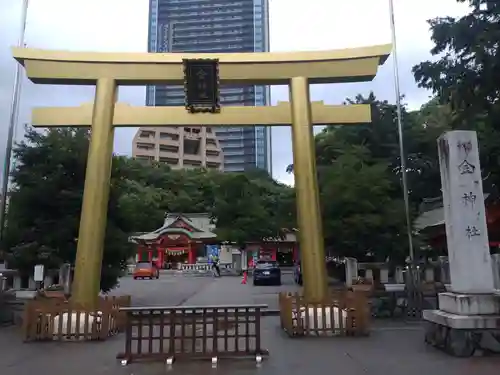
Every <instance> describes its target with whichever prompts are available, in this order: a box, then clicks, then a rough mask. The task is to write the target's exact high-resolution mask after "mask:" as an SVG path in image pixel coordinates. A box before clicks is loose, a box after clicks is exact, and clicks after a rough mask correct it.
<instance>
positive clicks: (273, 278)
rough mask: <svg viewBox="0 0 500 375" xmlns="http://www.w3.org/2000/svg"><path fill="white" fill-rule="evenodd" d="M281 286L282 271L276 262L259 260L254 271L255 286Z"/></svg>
mask: <svg viewBox="0 0 500 375" xmlns="http://www.w3.org/2000/svg"><path fill="white" fill-rule="evenodd" d="M263 284H267V285H281V269H280V267H279V265H278V263H276V262H275V261H269V260H259V261H257V263H256V264H255V268H254V270H253V285H263Z"/></svg>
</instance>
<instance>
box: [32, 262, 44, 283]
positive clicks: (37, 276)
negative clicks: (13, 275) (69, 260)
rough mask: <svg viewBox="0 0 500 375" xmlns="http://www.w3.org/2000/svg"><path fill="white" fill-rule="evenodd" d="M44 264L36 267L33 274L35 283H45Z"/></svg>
mask: <svg viewBox="0 0 500 375" xmlns="http://www.w3.org/2000/svg"><path fill="white" fill-rule="evenodd" d="M43 268H44V267H43V264H37V265H36V266H35V272H34V273H33V280H34V281H35V282H41V281H43Z"/></svg>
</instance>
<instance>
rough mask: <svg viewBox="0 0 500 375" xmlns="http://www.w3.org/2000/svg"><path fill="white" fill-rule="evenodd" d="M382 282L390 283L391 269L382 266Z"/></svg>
mask: <svg viewBox="0 0 500 375" xmlns="http://www.w3.org/2000/svg"><path fill="white" fill-rule="evenodd" d="M380 283H381V284H389V269H388V268H386V267H382V268H380Z"/></svg>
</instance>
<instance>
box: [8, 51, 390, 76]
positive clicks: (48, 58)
mask: <svg viewBox="0 0 500 375" xmlns="http://www.w3.org/2000/svg"><path fill="white" fill-rule="evenodd" d="M391 49H392V45H391V44H384V45H376V46H370V47H359V48H349V49H340V50H331V51H309V52H255V53H212V54H206V53H205V54H203V53H202V54H194V53H104V52H71V51H52V50H41V49H31V48H13V49H12V54H13V56H14V58H15V59H16V60H17V61H18V62H19V63H21V64H22V65H24V67H25V68H26V74H27V75H28V78H29V79H30V80H31V81H33V82H34V83H41V84H58V85H62V84H64V85H92V84H95V83H96V81H97V80H98V79H99V78H112V79H114V80H116V82H117V84H118V85H129V86H134V85H145V84H154V83H158V84H177V85H179V84H183V83H184V72H183V64H182V61H183V59H193V58H197V59H200V58H201V59H203V58H206V59H218V60H219V66H220V68H219V74H220V81H221V83H232V84H264V85H281V84H289V81H290V79H291V78H293V77H306V78H308V80H309V82H310V83H312V84H313V83H340V82H363V81H370V80H372V79H373V78H374V77H375V75H376V73H377V69H378V66H379V65H381V64H383V63H384V62H385V60H386V59H387V57H388V56H389V54H390V52H391Z"/></svg>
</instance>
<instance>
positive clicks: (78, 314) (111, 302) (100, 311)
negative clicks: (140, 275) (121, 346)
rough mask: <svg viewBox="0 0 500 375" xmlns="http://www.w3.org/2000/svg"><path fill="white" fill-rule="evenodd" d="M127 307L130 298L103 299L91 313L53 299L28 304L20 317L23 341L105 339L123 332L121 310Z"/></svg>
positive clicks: (122, 314) (77, 306) (64, 301)
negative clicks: (22, 316) (21, 317)
mask: <svg viewBox="0 0 500 375" xmlns="http://www.w3.org/2000/svg"><path fill="white" fill-rule="evenodd" d="M126 306H130V296H120V297H114V296H113V297H102V298H100V299H99V304H98V306H97V308H96V309H93V310H92V309H86V308H83V307H82V306H79V305H76V304H74V303H72V302H71V301H66V300H62V299H56V298H49V299H40V300H33V301H29V302H28V303H27V304H26V307H25V311H24V318H23V335H24V340H25V341H47V340H56V341H80V340H83V341H89V340H105V339H106V338H108V337H109V336H113V335H115V334H117V333H119V332H121V331H122V330H123V329H124V327H125V321H126V316H125V313H123V312H121V311H120V308H121V307H126Z"/></svg>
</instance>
